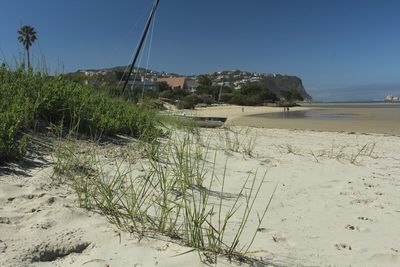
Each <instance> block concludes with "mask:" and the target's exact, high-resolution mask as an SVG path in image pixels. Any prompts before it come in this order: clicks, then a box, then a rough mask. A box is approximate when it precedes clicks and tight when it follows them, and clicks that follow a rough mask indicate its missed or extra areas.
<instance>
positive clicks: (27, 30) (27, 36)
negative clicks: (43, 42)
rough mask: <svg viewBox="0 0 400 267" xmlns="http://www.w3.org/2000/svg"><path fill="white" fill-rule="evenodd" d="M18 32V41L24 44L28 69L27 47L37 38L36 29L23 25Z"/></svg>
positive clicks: (29, 65)
mask: <svg viewBox="0 0 400 267" xmlns="http://www.w3.org/2000/svg"><path fill="white" fill-rule="evenodd" d="M18 34H19V36H18V42H20V43H21V44H22V45H23V46H24V48H25V51H26V58H27V66H28V69H29V68H30V67H31V62H30V57H29V48H30V47H31V46H32V44H33V43H34V42H35V41H36V39H37V36H36V30H35V28H34V27H32V26H29V25H24V26H22V27H21V28H20V29H19V30H18Z"/></svg>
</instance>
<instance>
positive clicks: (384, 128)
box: [184, 105, 400, 136]
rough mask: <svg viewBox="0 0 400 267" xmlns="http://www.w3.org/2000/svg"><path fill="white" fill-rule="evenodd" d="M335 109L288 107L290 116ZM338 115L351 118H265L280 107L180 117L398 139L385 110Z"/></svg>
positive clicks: (398, 127) (209, 110) (210, 110)
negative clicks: (215, 118) (207, 117)
mask: <svg viewBox="0 0 400 267" xmlns="http://www.w3.org/2000/svg"><path fill="white" fill-rule="evenodd" d="M336 110H337V109H336V108H330V107H329V106H327V107H320V106H317V107H314V106H310V105H306V106H299V107H292V108H290V112H307V111H321V112H325V113H327V114H330V113H332V112H335V111H336ZM340 111H341V112H345V113H348V114H351V115H353V116H354V117H353V118H349V119H316V118H285V119H279V118H269V117H268V114H271V113H282V114H283V108H282V107H264V106H257V107H244V112H242V107H241V106H234V105H220V106H212V107H206V108H197V109H196V110H184V113H187V114H190V115H195V116H196V115H197V116H222V117H227V118H228V119H227V122H226V124H225V125H227V126H247V127H257V128H266V129H289V130H310V131H320V132H345V133H352V134H353V133H359V134H383V135H389V136H399V133H400V124H399V123H397V124H396V123H395V120H396V118H397V117H396V114H390V113H388V111H389V108H383V109H374V110H373V112H371V110H370V109H366V108H341V109H340Z"/></svg>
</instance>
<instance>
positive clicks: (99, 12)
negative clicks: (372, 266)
mask: <svg viewBox="0 0 400 267" xmlns="http://www.w3.org/2000/svg"><path fill="white" fill-rule="evenodd" d="M151 5H152V0H114V1H111V0H102V1H99V0H35V1H33V0H1V5H0V56H1V57H5V58H6V59H7V61H9V62H12V61H13V57H18V55H19V54H20V53H22V52H23V49H22V47H21V46H20V45H19V44H18V43H17V34H16V32H17V29H18V28H19V27H20V25H23V24H28V25H32V26H34V27H35V28H36V29H37V32H38V38H39V39H38V42H37V44H35V45H34V46H33V55H34V60H35V61H36V62H38V61H39V60H40V58H41V57H42V56H45V58H46V60H47V62H48V63H49V65H50V66H51V69H52V70H53V71H59V70H61V69H62V68H64V71H66V72H69V71H75V70H77V69H85V68H99V67H109V66H116V65H127V64H128V63H129V59H130V57H131V55H132V52H133V50H134V48H135V47H136V44H137V41H138V39H139V36H140V34H141V32H142V30H143V25H144V23H145V20H146V18H147V15H148V13H149V11H150V8H151ZM399 14H400V1H397V0H393V1H389V0H374V1H372V0H346V1H345V0H335V1H332V0H279V1H276V0H275V1H272V0H246V1H245V0H198V1H195V0H161V3H160V7H159V10H158V13H157V17H156V21H155V28H154V37H153V42H152V49H151V54H150V60H149V67H150V68H153V69H156V70H159V71H167V72H177V73H182V74H193V73H196V74H197V73H208V72H213V71H218V70H223V69H224V70H225V69H228V70H229V69H243V70H249V71H257V72H272V73H285V74H290V75H297V76H299V77H301V78H302V80H303V82H304V85H305V87H306V89H307V90H308V91H310V92H311V94H312V95H314V97H316V98H317V99H318V98H320V99H338V98H340V97H338V95H337V94H340V92H343V93H348V92H349V90H352V89H351V88H357V89H356V90H355V91H354V94H355V93H359V92H361V94H362V92H363V90H365V91H364V92H365V96H368V97H358V98H359V99H363V98H369V97H380V96H381V97H383V96H384V95H385V94H387V93H393V94H395V93H397V92H398V93H399V94H400V15H399ZM146 61H147V54H146V55H144V58H143V61H142V64H141V65H142V66H144V67H145V66H146ZM62 66H63V67H62ZM349 88H350V89H349ZM371 88H374V89H371ZM375 88H378V89H379V91H377V90H375ZM332 92H339V93H336V94H333V93H332ZM367 92H369V93H367ZM354 94H353V95H352V96H349V95H347V96H346V97H347V98H352V97H353V98H354V97H355V96H354ZM356 98H357V97H356Z"/></svg>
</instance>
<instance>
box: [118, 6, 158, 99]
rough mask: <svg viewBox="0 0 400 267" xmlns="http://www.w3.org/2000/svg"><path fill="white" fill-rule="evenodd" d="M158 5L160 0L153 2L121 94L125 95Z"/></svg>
mask: <svg viewBox="0 0 400 267" xmlns="http://www.w3.org/2000/svg"><path fill="white" fill-rule="evenodd" d="M159 3H160V0H154V4H153V8H152V10H151V12H150V15H149V18H148V19H147V23H146V27H145V28H144V31H143V34H142V37H141V38H140V42H139V45H138V47H137V49H136V52H135V56H134V57H133V60H132V64H131V65H130V67H129V71H128V76H127V77H126V80H125V83H124V87H123V89H122V93H125V89H126V86H127V85H128V82H129V77H130V76H131V74H132V71H133V68H134V67H135V64H136V61H137V59H138V57H139V54H140V51H141V50H142V47H143V44H144V41H145V40H146V36H147V33H148V31H149V28H150V25H151V22H152V21H153V18H154V15H155V13H156V10H157V7H158V4H159Z"/></svg>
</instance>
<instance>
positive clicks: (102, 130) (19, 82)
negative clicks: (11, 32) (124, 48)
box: [0, 67, 158, 163]
mask: <svg viewBox="0 0 400 267" xmlns="http://www.w3.org/2000/svg"><path fill="white" fill-rule="evenodd" d="M154 115H155V114H154V113H153V112H150V111H144V110H142V109H140V108H138V107H137V106H136V105H134V104H133V103H132V102H129V101H127V100H123V99H122V98H114V97H110V96H109V95H108V94H107V93H106V92H105V91H102V90H98V89H94V88H92V87H90V86H84V85H80V84H77V83H74V82H71V81H67V80H65V79H64V78H63V77H61V76H56V77H49V76H46V75H43V74H40V73H34V72H33V71H31V70H30V71H25V70H23V69H22V68H21V69H17V70H15V71H11V70H8V69H6V68H5V67H0V138H1V139H0V163H1V162H4V161H7V160H13V159H18V158H21V157H22V156H23V155H24V154H25V150H26V146H27V142H28V139H27V137H25V136H24V133H26V132H27V131H28V130H29V129H38V127H39V126H40V127H39V128H43V127H46V126H49V125H52V124H55V125H62V126H63V127H64V128H65V129H67V130H71V129H74V130H76V131H77V132H79V133H83V134H86V135H88V136H89V137H93V138H99V137H101V136H104V135H113V134H126V135H130V136H134V137H140V136H144V137H146V138H152V137H154V136H156V135H157V133H158V131H157V130H156V120H155V116H154Z"/></svg>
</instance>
